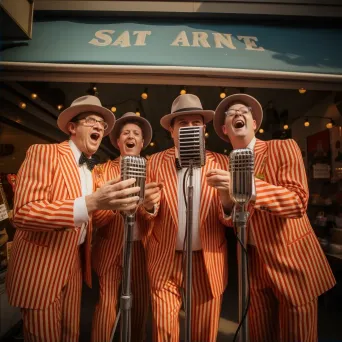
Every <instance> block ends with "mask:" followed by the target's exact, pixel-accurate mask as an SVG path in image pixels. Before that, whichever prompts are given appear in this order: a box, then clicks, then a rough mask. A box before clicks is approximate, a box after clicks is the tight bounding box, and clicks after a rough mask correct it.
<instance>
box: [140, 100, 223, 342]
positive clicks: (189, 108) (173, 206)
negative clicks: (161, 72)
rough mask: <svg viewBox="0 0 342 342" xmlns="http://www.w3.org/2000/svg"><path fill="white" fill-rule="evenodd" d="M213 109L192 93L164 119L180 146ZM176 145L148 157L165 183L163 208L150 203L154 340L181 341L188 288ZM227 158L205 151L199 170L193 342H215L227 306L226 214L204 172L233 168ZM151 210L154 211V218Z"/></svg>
mask: <svg viewBox="0 0 342 342" xmlns="http://www.w3.org/2000/svg"><path fill="white" fill-rule="evenodd" d="M213 114H214V113H213V111H210V110H203V108H202V104H201V102H200V100H199V98H198V97H197V96H195V95H192V94H185V95H180V96H178V97H177V98H176V99H175V100H174V102H173V104H172V109H171V114H168V115H165V116H163V117H162V119H161V120H160V123H161V125H162V126H163V127H164V128H165V129H166V130H168V131H169V132H170V133H171V136H172V138H173V141H174V144H175V146H177V145H178V134H179V128H181V127H186V126H203V125H204V127H203V129H205V124H206V123H208V122H210V121H211V120H212V117H213ZM178 155H179V152H178V150H177V147H173V148H170V149H168V150H166V151H163V152H160V153H156V154H154V155H152V156H151V157H150V159H149V163H148V170H147V181H153V182H156V183H163V190H162V193H161V200H160V204H159V206H157V207H156V208H153V206H152V205H148V204H145V209H146V213H145V214H146V218H147V219H148V220H151V222H153V223H152V224H151V227H150V230H149V232H148V234H149V237H148V241H147V246H146V255H147V267H148V274H149V277H150V282H151V288H152V295H151V296H152V298H151V302H152V313H153V339H154V341H174V342H176V341H177V342H178V341H179V312H180V309H181V306H182V289H184V281H183V280H184V279H183V274H184V273H185V272H183V271H184V269H183V266H184V253H183V247H184V238H185V225H186V209H185V208H186V206H185V202H184V197H183V179H184V175H185V169H179V168H178V169H177V168H176V157H178ZM225 158H226V157H225V156H223V155H219V154H216V153H212V152H209V151H207V152H206V164H205V166H204V167H203V168H201V169H198V168H197V169H194V177H193V184H194V195H193V198H194V210H193V239H192V250H193V252H192V258H193V259H192V260H193V266H192V267H193V291H192V308H191V310H192V327H191V332H192V341H206V342H210V341H216V336H217V332H218V323H219V316H220V309H221V302H222V293H223V291H224V289H225V287H226V284H227V244H226V239H225V227H224V225H223V222H224V220H223V211H222V206H221V205H220V201H219V197H218V195H217V191H216V190H215V189H213V188H212V187H209V186H208V185H207V182H206V177H205V174H206V173H207V171H208V170H210V169H214V168H224V165H226V164H228V162H227V160H225ZM149 212H151V213H150V214H149Z"/></svg>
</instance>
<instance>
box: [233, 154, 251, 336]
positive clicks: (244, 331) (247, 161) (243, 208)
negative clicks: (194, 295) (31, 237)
mask: <svg viewBox="0 0 342 342" xmlns="http://www.w3.org/2000/svg"><path fill="white" fill-rule="evenodd" d="M229 171H230V195H231V197H232V199H233V201H234V202H235V206H234V211H233V222H234V226H235V230H236V232H237V239H238V242H239V244H238V253H237V254H238V261H239V272H238V274H239V276H238V278H239V321H240V324H239V327H238V329H237V331H236V333H237V334H239V341H240V342H249V331H248V317H247V311H248V306H249V284H248V264H247V262H248V259H247V232H246V230H247V220H248V214H249V213H248V211H247V206H248V203H249V202H250V201H255V184H254V153H253V151H252V150H251V149H249V148H244V149H236V150H233V151H232V152H231V153H230V155H229ZM234 341H235V339H234Z"/></svg>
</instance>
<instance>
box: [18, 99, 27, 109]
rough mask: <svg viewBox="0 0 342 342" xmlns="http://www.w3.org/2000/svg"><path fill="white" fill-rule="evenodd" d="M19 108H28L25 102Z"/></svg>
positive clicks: (20, 103)
mask: <svg viewBox="0 0 342 342" xmlns="http://www.w3.org/2000/svg"><path fill="white" fill-rule="evenodd" d="M19 107H20V108H21V109H25V108H26V103H25V102H22V101H21V102H19Z"/></svg>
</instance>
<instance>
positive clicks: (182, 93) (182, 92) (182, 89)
mask: <svg viewBox="0 0 342 342" xmlns="http://www.w3.org/2000/svg"><path fill="white" fill-rule="evenodd" d="M179 94H181V95H184V94H186V89H185V87H182V88H181V90H180V92H179Z"/></svg>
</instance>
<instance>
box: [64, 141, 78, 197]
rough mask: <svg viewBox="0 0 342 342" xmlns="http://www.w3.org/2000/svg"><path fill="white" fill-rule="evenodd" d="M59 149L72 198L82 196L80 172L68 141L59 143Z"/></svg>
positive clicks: (65, 178)
mask: <svg viewBox="0 0 342 342" xmlns="http://www.w3.org/2000/svg"><path fill="white" fill-rule="evenodd" d="M58 151H59V154H60V155H59V158H58V159H59V162H60V164H61V172H62V174H63V177H64V180H65V185H66V187H67V189H68V193H69V196H70V198H77V197H80V196H82V190H81V179H80V173H79V171H78V168H77V165H76V162H75V157H74V155H73V153H72V151H71V148H70V146H69V143H68V141H64V142H62V143H61V144H59V145H58Z"/></svg>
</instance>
